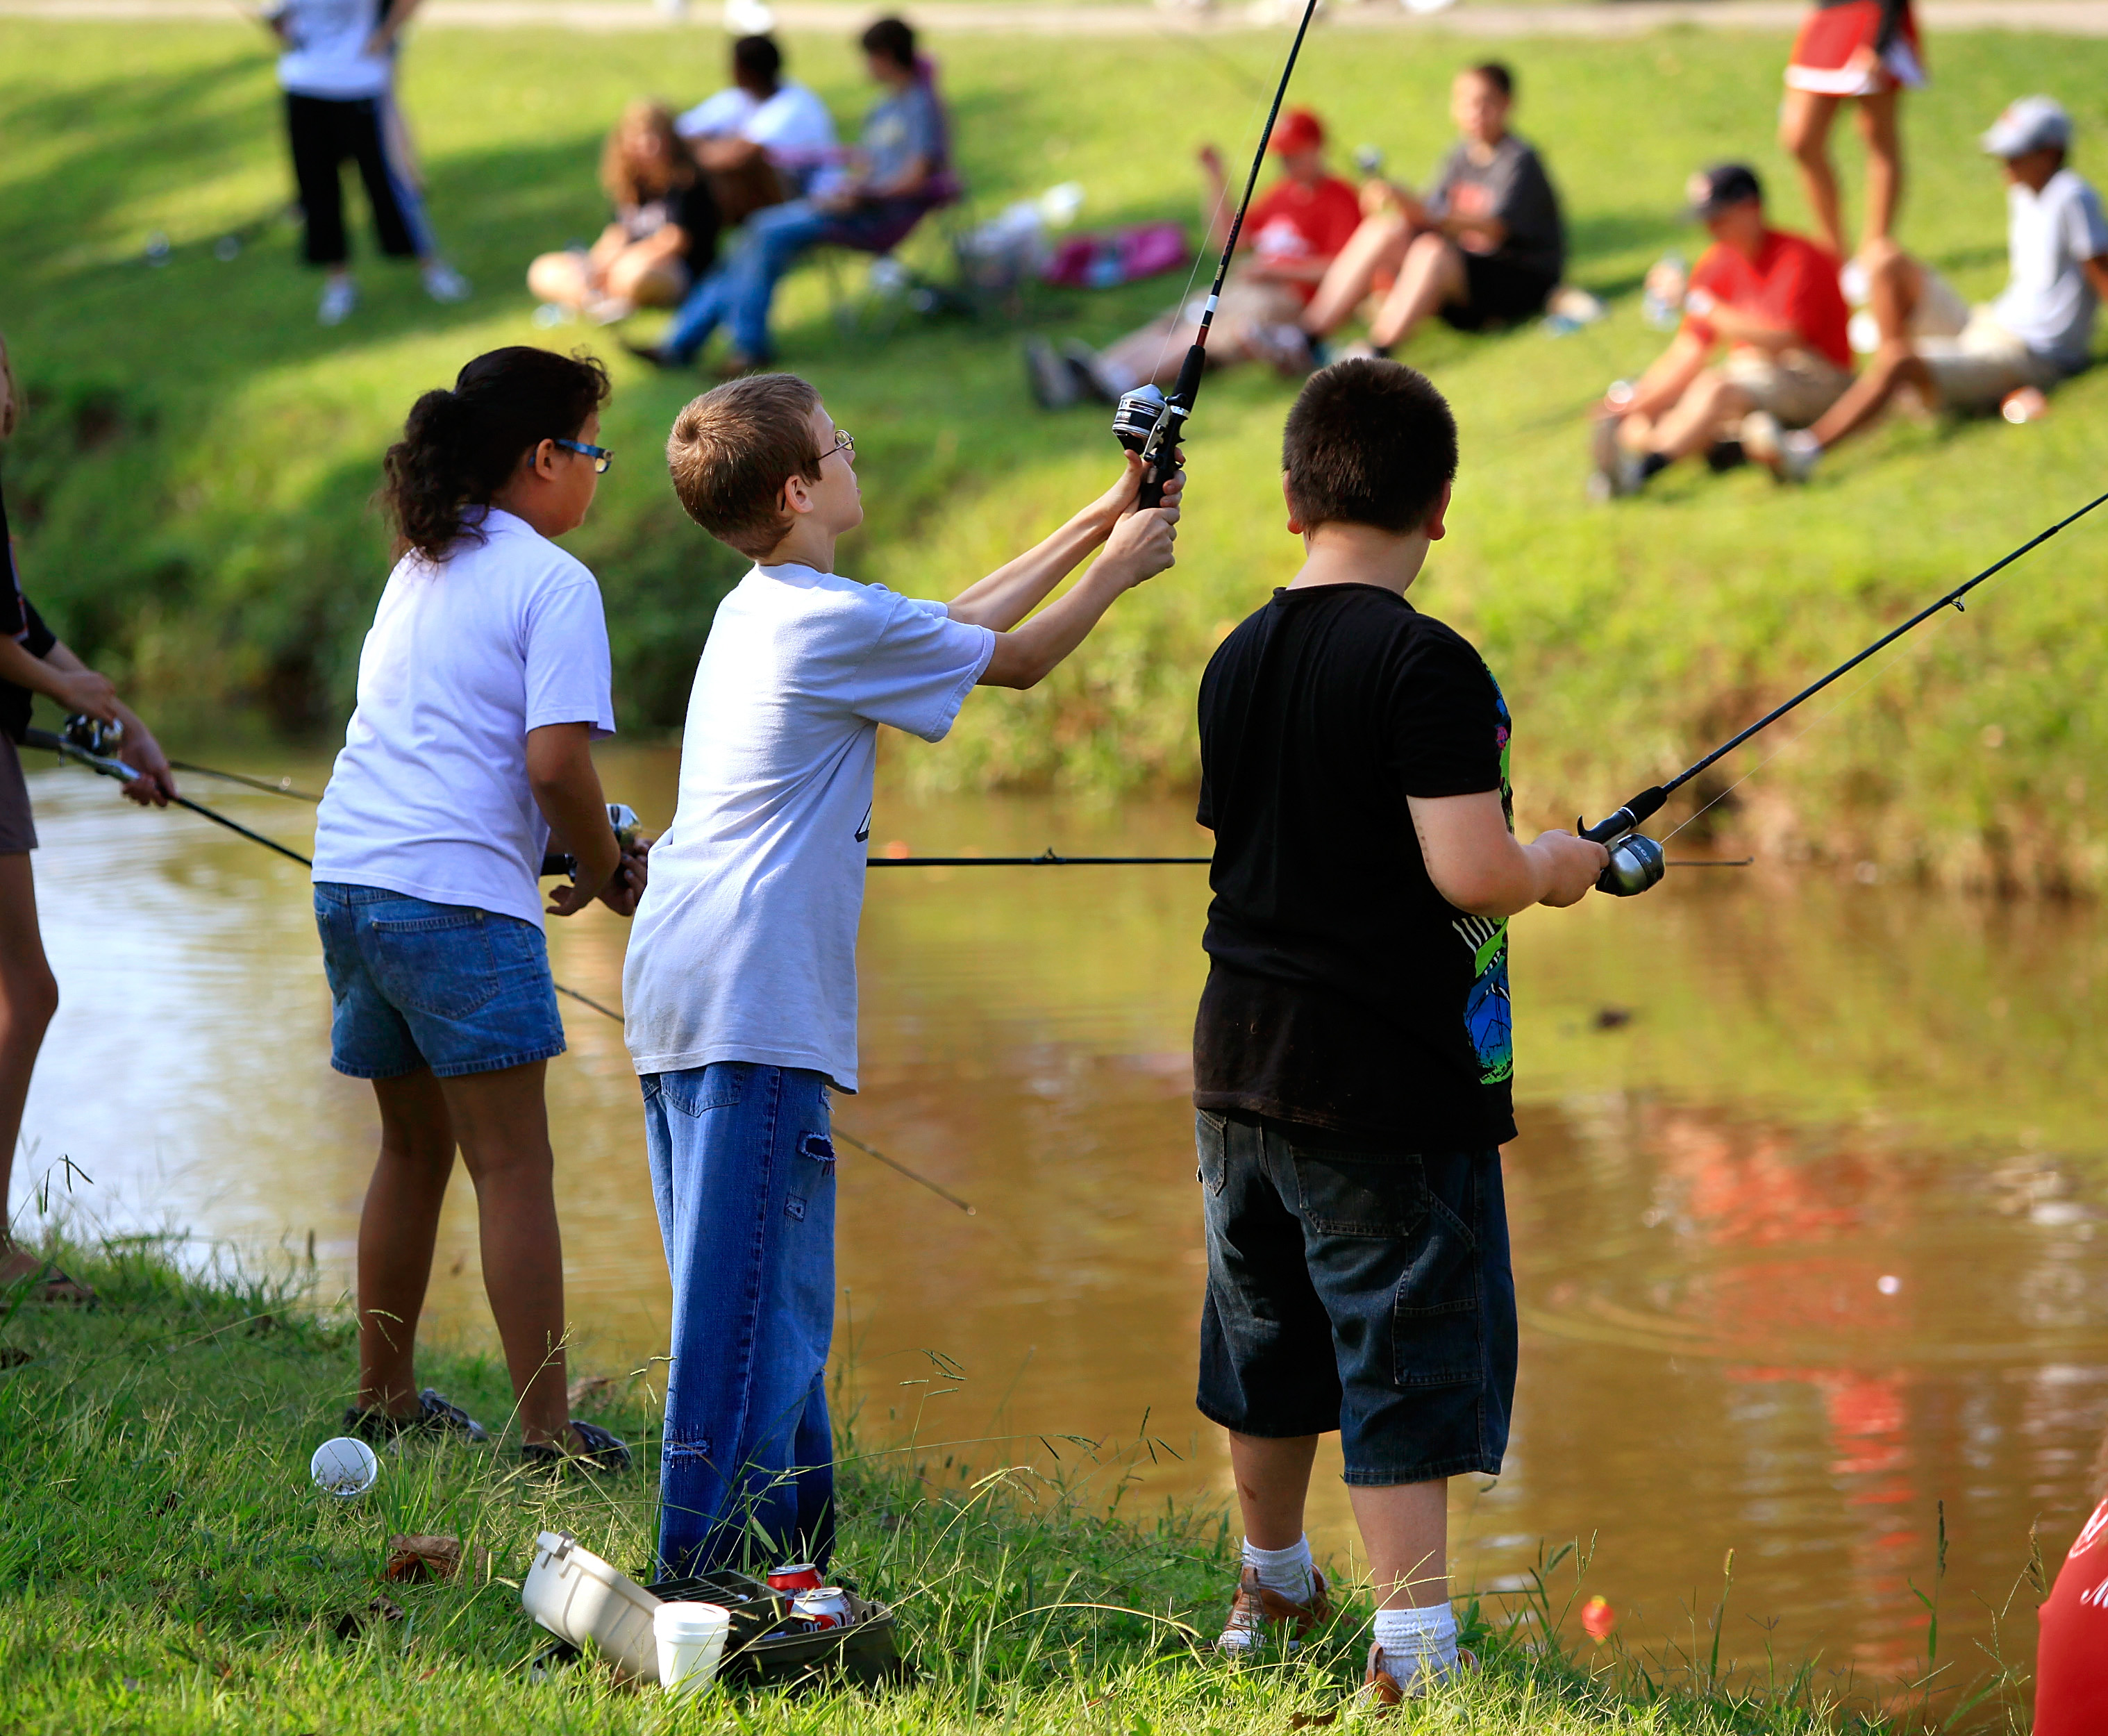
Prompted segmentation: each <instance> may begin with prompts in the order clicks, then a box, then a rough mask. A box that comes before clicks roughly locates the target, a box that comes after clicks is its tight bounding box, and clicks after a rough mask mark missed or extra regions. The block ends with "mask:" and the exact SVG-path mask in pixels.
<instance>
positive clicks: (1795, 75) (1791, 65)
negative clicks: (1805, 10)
mask: <svg viewBox="0 0 2108 1736" xmlns="http://www.w3.org/2000/svg"><path fill="white" fill-rule="evenodd" d="M1923 83H1925V51H1924V49H1923V48H1921V47H1920V46H1919V43H1918V35H1917V17H1916V16H1915V15H1914V14H1913V13H1912V10H1911V0H1815V9H1814V11H1812V12H1810V13H1809V14H1808V18H1807V20H1806V21H1805V22H1804V23H1803V25H1801V27H1800V34H1799V35H1798V36H1796V37H1795V38H1794V41H1793V52H1792V54H1791V56H1790V57H1789V59H1788V61H1787V65H1786V101H1785V102H1783V103H1782V104H1781V106H1780V108H1779V142H1780V143H1781V145H1783V146H1785V147H1786V149H1787V150H1788V151H1791V152H1792V153H1793V155H1794V157H1795V160H1796V161H1798V162H1799V165H1800V180H1801V185H1802V187H1804V188H1805V189H1806V191H1807V193H1808V209H1809V210H1812V211H1813V212H1814V214H1815V230H1816V235H1815V238H1816V239H1817V241H1821V242H1822V245H1823V246H1826V247H1827V248H1828V249H1829V250H1831V252H1832V253H1834V254H1835V255H1837V257H1838V258H1839V259H1843V258H1844V256H1845V249H1844V216H1843V214H1842V213H1841V212H1840V210H1839V207H1838V199H1837V170H1836V168H1835V165H1833V164H1832V163H1831V160H1830V128H1831V123H1832V122H1833V121H1835V119H1836V118H1837V106H1838V104H1840V102H1843V101H1845V100H1846V99H1847V98H1851V99H1853V100H1855V101H1857V102H1858V105H1859V136H1860V138H1863V140H1865V141H1866V145H1867V227H1866V231H1865V239H1864V241H1863V242H1862V246H1871V245H1872V244H1873V243H1874V242H1876V241H1885V240H1887V239H1888V235H1889V228H1890V225H1891V224H1892V223H1894V221H1895V215H1896V205H1897V203H1898V201H1900V200H1901V198H1902V197H1903V137H1902V133H1901V130H1900V129H1899V126H1898V124H1897V119H1896V108H1897V102H1898V99H1899V97H1901V96H1902V95H1903V91H1904V90H1905V88H1912V89H1915V88H1917V87H1919V86H1921V85H1922V84H1923Z"/></svg>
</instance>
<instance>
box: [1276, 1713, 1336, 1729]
mask: <svg viewBox="0 0 2108 1736" xmlns="http://www.w3.org/2000/svg"><path fill="white" fill-rule="evenodd" d="M1338 1716H1340V1715H1339V1713H1338V1712H1336V1711H1329V1712H1290V1714H1289V1715H1288V1727H1289V1729H1291V1730H1310V1729H1319V1728H1322V1726H1323V1725H1327V1724H1330V1723H1331V1721H1332V1720H1334V1719H1335V1718H1336V1717H1338Z"/></svg>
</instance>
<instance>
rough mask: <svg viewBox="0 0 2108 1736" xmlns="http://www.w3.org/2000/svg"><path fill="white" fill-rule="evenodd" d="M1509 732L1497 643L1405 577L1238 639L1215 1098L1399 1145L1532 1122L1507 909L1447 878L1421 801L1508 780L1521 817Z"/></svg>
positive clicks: (1230, 655) (1218, 714)
mask: <svg viewBox="0 0 2108 1736" xmlns="http://www.w3.org/2000/svg"><path fill="white" fill-rule="evenodd" d="M1508 728H1509V722H1508V712H1507V705H1506V703H1505V702H1504V701H1502V697H1501V692H1500V688H1499V687H1498V685H1497V684H1496V683H1495V682H1494V680H1493V675H1492V674H1491V673H1490V672H1489V670H1487V668H1486V665H1485V664H1484V662H1483V661H1481V660H1480V656H1479V654H1478V653H1477V652H1475V651H1474V650H1473V649H1472V648H1471V646H1470V645H1469V644H1468V643H1466V641H1465V640H1464V639H1463V638H1462V637H1461V636H1460V635H1459V634H1457V633H1455V632H1454V631H1453V630H1452V629H1449V628H1448V627H1445V626H1444V625H1443V624H1442V623H1441V622H1439V621H1438V620H1434V619H1432V618H1431V617H1430V616H1428V615H1422V614H1421V613H1420V612H1419V611H1417V609H1415V608H1414V607H1413V606H1412V605H1411V604H1410V603H1408V602H1406V600H1405V599H1404V598H1403V597H1401V596H1399V594H1398V593H1396V592H1394V591H1389V590H1385V589H1383V588H1381V587H1378V586H1375V585H1364V584H1340V585H1322V586H1313V587H1311V588H1308V589H1303V590H1279V591H1276V592H1275V593H1273V600H1272V602H1269V603H1268V604H1267V606H1265V607H1264V608H1263V609H1261V610H1259V611H1258V612H1257V613H1256V614H1254V615H1251V616H1250V618H1249V619H1247V620H1245V621H1244V622H1243V623H1242V624H1241V625H1240V626H1239V627H1238V628H1237V629H1236V630H1235V631H1234V632H1233V633H1232V634H1230V636H1229V637H1228V638H1226V639H1225V640H1223V643H1222V644H1221V646H1220V647H1218V649H1217V651H1216V652H1215V655H1214V657H1213V658H1212V659H1211V660H1210V661H1209V664H1208V670H1207V673H1206V674H1205V675H1203V676H1202V677H1201V679H1200V823H1201V824H1202V825H1204V826H1205V827H1209V829H1210V830H1212V831H1213V832H1214V834H1215V858H1214V867H1213V868H1212V869H1211V870H1210V871H1209V882H1210V884H1211V885H1212V886H1213V887H1214V901H1213V902H1212V903H1211V904H1209V908H1208V927H1207V932H1206V935H1205V937H1204V939H1203V940H1202V943H1201V944H1202V945H1204V946H1205V948H1206V949H1207V952H1208V956H1209V960H1210V961H1211V968H1210V969H1209V976H1208V985H1207V987H1206V989H1205V990H1204V991H1203V993H1202V994H1201V997H1200V1013H1199V1017H1197V1018H1196V1021H1195V1023H1194V1030H1193V1085H1194V1090H1193V1101H1194V1102H1195V1103H1196V1105H1197V1106H1198V1107H1200V1108H1202V1109H1204V1110H1210V1111H1216V1112H1218V1113H1221V1112H1231V1113H1241V1114H1245V1115H1251V1116H1261V1117H1263V1118H1267V1119H1270V1120H1274V1121H1285V1122H1290V1123H1294V1124H1296V1125H1298V1126H1299V1127H1302V1128H1308V1129H1309V1130H1313V1133H1314V1134H1316V1136H1317V1140H1318V1141H1319V1142H1320V1143H1332V1144H1339V1143H1343V1142H1345V1143H1352V1144H1356V1145H1366V1146H1369V1147H1372V1148H1376V1149H1378V1150H1386V1151H1399V1152H1417V1151H1436V1150H1484V1149H1486V1148H1489V1147H1492V1146H1495V1145H1499V1144H1502V1143H1504V1142H1506V1141H1507V1140H1509V1139H1513V1138H1514V1137H1515V1111H1514V1106H1513V1100H1512V1097H1511V1075H1512V1073H1513V1071H1514V1051H1513V1047H1512V1044H1511V1039H1510V1031H1509V1019H1508V972H1507V922H1504V921H1502V922H1493V921H1489V920H1488V919H1486V918H1483V917H1475V916H1470V915H1466V913H1464V912H1462V911H1461V910H1458V909H1456V908H1455V907H1454V906H1453V905H1452V904H1449V903H1448V900H1445V899H1444V897H1443V896H1442V895H1441V894H1440V893H1439V892H1438V891H1436V890H1435V882H1433V880H1432V879H1430V877H1429V876H1428V873H1427V868H1426V863H1425V862H1424V861H1423V860H1422V859H1421V853H1420V840H1419V836H1418V834H1417V832H1415V831H1414V829H1413V825H1412V814H1411V813H1410V811H1409V810H1408V808H1407V806H1406V798H1407V797H1408V796H1472V795H1477V794H1480V793H1481V792H1483V791H1490V790H1498V791H1500V793H1501V802H1502V807H1503V808H1504V809H1509V810H1510V823H1511V825H1512V823H1513V815H1512V802H1511V797H1510V795H1509V791H1508V777H1507V769H1508Z"/></svg>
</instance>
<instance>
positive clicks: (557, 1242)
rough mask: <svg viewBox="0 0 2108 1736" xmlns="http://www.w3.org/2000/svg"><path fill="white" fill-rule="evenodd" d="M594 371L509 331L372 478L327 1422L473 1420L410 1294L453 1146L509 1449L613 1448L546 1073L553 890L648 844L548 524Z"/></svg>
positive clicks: (333, 953)
mask: <svg viewBox="0 0 2108 1736" xmlns="http://www.w3.org/2000/svg"><path fill="white" fill-rule="evenodd" d="M607 392H608V386H607V375H606V372H604V371H603V370H602V369H601V365H600V363H597V362H596V361H594V360H592V358H589V357H569V356H560V355H554V354H551V353H550V352H549V351H547V350H546V349H529V348H526V347H525V346H518V347H514V348H510V349H495V350H492V351H490V352H489V354H484V355H480V356H478V357H476V358H475V360H473V361H472V362H471V363H468V365H467V366H466V367H463V368H462V371H461V372H460V373H459V375H457V377H456V378H455V381H454V383H453V387H452V389H451V390H437V391H430V392H426V394H424V395H423V396H421V398H419V399H417V403H416V404H413V405H412V407H411V409H410V414H409V416H408V419H407V420H406V421H405V422H404V424H403V437H402V439H401V440H399V441H397V442H396V444H394V445H393V446H391V447H390V448H389V449H388V454H387V457H386V459H385V461H384V463H385V480H384V482H383V484H382V486H381V495H380V498H381V502H382V503H383V504H384V505H385V507H386V509H387V512H388V514H389V516H390V518H391V519H392V520H393V521H394V530H395V533H396V550H397V556H398V558H397V560H396V562H395V566H394V570H393V571H391V572H390V574H389V575H388V582H387V584H386V585H385V587H384V588H383V589H382V591H381V601H380V602H379V604H378V605H377V606H376V608H375V611H374V615H373V625H372V629H370V630H369V631H368V632H367V635H366V642H365V643H364V644H363V646H362V647H360V650H359V654H358V702H357V705H356V706H355V707H354V710H353V711H352V715H351V721H350V723H349V725H348V726H347V727H346V728H345V741H344V748H343V751H341V752H340V753H339V754H338V755H337V756H336V764H335V765H334V766H333V767H332V768H331V771H330V779H329V785H328V787H327V789H325V790H324V791H323V792H322V806H321V808H320V809H319V810H318V814H317V818H316V823H315V855H314V868H313V881H314V911H315V927H316V928H317V929H318V931H320V934H321V938H322V967H323V971H324V972H325V974H326V975H327V977H328V980H329V990H330V1001H331V1021H330V1065H331V1066H333V1067H335V1068H336V1071H338V1072H340V1073H342V1074H345V1075H347V1076H348V1077H349V1078H353V1079H363V1080H368V1081H370V1082H371V1084H372V1087H373V1096H374V1102H375V1104H376V1107H377V1108H378V1109H379V1111H380V1119H381V1149H380V1153H379V1155H378V1157H376V1160H375V1162H374V1166H373V1179H372V1182H371V1183H370V1184H368V1185H367V1190H366V1200H365V1203H364V1205H363V1207H362V1208H361V1210H360V1212H359V1220H358V1398H357V1400H356V1402H355V1403H354V1405H353V1406H352V1408H351V1409H349V1411H348V1412H347V1413H346V1414H345V1419H344V1422H345V1430H346V1432H349V1433H351V1434H356V1435H360V1436H364V1437H365V1438H366V1439H367V1440H369V1441H374V1442H375V1443H376V1444H383V1443H385V1442H386V1441H390V1440H392V1439H394V1437H396V1436H400V1435H403V1434H413V1435H421V1436H426V1437H430V1438H440V1439H446V1438H451V1439H454V1440H457V1441H482V1440H484V1438H486V1437H485V1434H484V1429H483V1427H482V1425H481V1424H480V1423H477V1422H476V1421H475V1418H472V1417H471V1416H469V1415H468V1414H467V1413H466V1412H465V1411H463V1410H462V1409H461V1408H460V1407H459V1406H458V1405H453V1404H450V1403H448V1401H447V1400H445V1399H444V1398H442V1397H441V1396H439V1394H438V1393H436V1392H435V1391H432V1390H431V1389H430V1387H424V1388H420V1387H419V1386H418V1385H417V1319H418V1316H419V1314H421V1312H422V1311H423V1308H424V1303H425V1292H426V1287H427V1285H428V1284H429V1283H430V1279H431V1271H432V1247H433V1242H434V1240H435V1237H436V1236H437V1234H438V1233H439V1214H440V1211H441V1208H442V1207H443V1206H444V1204H445V1202H446V1196H447V1186H448V1182H449V1181H450V1180H451V1179H452V1178H453V1167H454V1157H455V1154H456V1152H459V1153H460V1156H461V1158H462V1162H463V1163H464V1164H465V1165H466V1167H467V1170H468V1173H469V1179H470V1181H471V1183H472V1184H474V1186H475V1206H476V1226H477V1233H478V1239H479V1244H480V1247H481V1250H482V1259H483V1281H484V1290H485V1292H487V1293H488V1295H489V1298H490V1311H491V1313H492V1314H493V1315H494V1316H495V1317H496V1319H497V1322H498V1338H499V1341H500V1342H501V1344H502V1346H503V1349H504V1352H505V1365H506V1369H507V1372H508V1373H510V1374H511V1377H512V1391H513V1396H514V1400H515V1415H516V1418H517V1420H518V1423H519V1425H520V1436H521V1444H520V1458H521V1459H522V1460H523V1461H524V1462H525V1463H527V1464H528V1465H529V1466H530V1467H552V1466H556V1465H558V1464H561V1463H563V1462H564V1461H565V1460H567V1459H575V1460H577V1461H579V1462H580V1463H583V1464H584V1465H585V1466H586V1467H588V1468H591V1469H595V1470H620V1469H624V1468H627V1467H628V1464H629V1450H628V1447H626V1446H625V1445H624V1444H623V1443H622V1442H621V1441H618V1440H616V1439H615V1436H613V1435H610V1433H609V1432H607V1431H606V1429H604V1428H601V1427H599V1426H598V1425H597V1424H595V1423H581V1422H579V1421H577V1420H575V1419H574V1418H573V1417H572V1416H571V1414H570V1400H569V1398H568V1396H567V1394H566V1391H565V1378H564V1367H565V1359H564V1345H565V1336H566V1333H567V1332H568V1330H569V1325H568V1323H567V1322H566V1320H565V1317H564V1257H563V1240H562V1236H561V1232H560V1230H559V1229H558V1226H557V1222H556V1192H555V1186H554V1170H555V1159H554V1157H553V1155H552V1152H551V1150H550V1145H549V1113H548V1106H547V1102H546V1100H545V1098H544V1094H543V1085H544V1082H545V1079H546V1075H547V1071H548V1063H549V1061H550V1059H551V1057H553V1056H556V1055H560V1054H561V1053H563V1052H564V1047H565V1044H564V1026H563V1021H562V1019H561V1017H559V1016H558V1014H557V1010H556V988H555V985H554V983H553V982H552V979H551V977H550V974H549V949H548V943H547V939H546V937H545V936H544V935H543V914H544V912H543V904H542V893H541V888H540V884H539V877H540V875H541V871H542V860H543V853H544V852H545V850H547V849H548V848H549V847H550V846H551V843H552V839H553V840H556V841H558V845H559V847H561V848H562V849H565V850H569V851H570V854H571V855H572V857H573V858H574V860H575V862H576V863H577V867H576V868H575V870H574V875H573V877H572V879H571V881H570V883H568V884H566V885H562V886H558V887H556V890H555V891H553V892H552V893H551V894H550V895H549V903H548V907H547V914H548V915H550V916H560V917H565V918H569V917H574V916H576V915H577V914H579V912H580V911H582V910H583V909H586V908H587V907H588V905H590V904H592V902H593V901H594V900H596V899H598V900H600V901H601V903H603V904H606V905H607V907H608V908H609V909H611V910H613V911H615V913H616V914H618V915H619V916H628V915H629V914H630V913H631V912H632V911H633V910H634V909H636V905H637V891H639V889H640V888H641V887H642V885H643V881H644V873H645V864H644V859H643V857H642V853H641V852H639V853H635V854H632V853H630V852H628V851H626V850H624V846H623V845H622V843H621V842H620V841H619V840H618V839H617V837H616V836H615V831H614V828H613V827H611V826H610V823H609V821H608V814H607V807H606V803H605V801H604V800H603V799H602V797H601V784H600V777H599V774H598V773H597V772H596V771H595V770H594V769H593V762H592V742H593V741H594V740H595V738H597V737H606V736H610V735H612V734H614V733H615V704H614V699H613V697H612V694H611V693H610V673H609V654H608V643H607V623H606V618H605V616H604V615H603V614H602V612H601V597H600V587H599V585H598V584H597V582H596V581H595V579H594V578H593V575H592V573H591V572H589V571H588V570H587V569H586V568H585V566H583V565H582V564H581V563H580V562H579V561H577V560H576V559H574V557H572V556H570V555H569V554H567V553H565V552H564V551H563V550H562V549H561V548H558V547H557V546H556V541H555V539H556V538H558V537H561V536H563V535H565V534H567V533H569V532H570V531H572V530H576V529H577V528H578V527H579V525H581V524H582V523H583V522H584V521H585V517H586V515H587V513H588V512H589V511H590V510H591V508H592V502H593V494H594V491H595V489H596V487H597V478H598V475H599V471H600V470H601V467H602V466H604V465H605V464H606V463H607V462H609V460H610V458H611V457H612V454H610V453H608V452H606V451H605V450H604V449H602V448H601V447H599V446H597V445H596V444H594V442H595V441H596V440H598V439H599V437H600V410H601V405H602V404H604V403H606V399H607Z"/></svg>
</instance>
